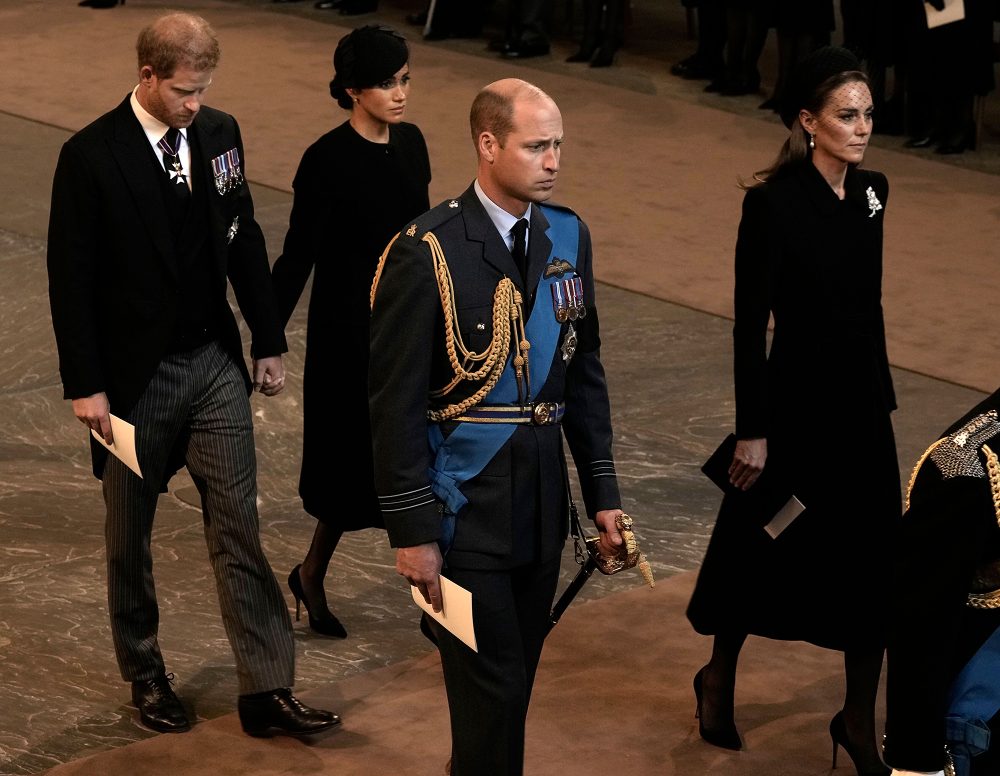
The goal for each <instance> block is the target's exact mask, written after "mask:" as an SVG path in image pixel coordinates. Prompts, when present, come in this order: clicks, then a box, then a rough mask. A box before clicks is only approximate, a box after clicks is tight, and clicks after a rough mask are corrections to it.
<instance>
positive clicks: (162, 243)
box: [48, 97, 285, 477]
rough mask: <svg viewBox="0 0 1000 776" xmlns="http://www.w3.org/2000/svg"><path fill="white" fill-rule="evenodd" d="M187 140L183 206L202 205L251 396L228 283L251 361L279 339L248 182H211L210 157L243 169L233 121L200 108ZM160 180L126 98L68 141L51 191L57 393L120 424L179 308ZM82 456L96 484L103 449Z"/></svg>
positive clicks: (227, 333) (218, 308) (234, 349)
mask: <svg viewBox="0 0 1000 776" xmlns="http://www.w3.org/2000/svg"><path fill="white" fill-rule="evenodd" d="M188 138H189V142H190V143H191V151H192V185H193V189H194V193H193V197H194V200H193V203H195V204H197V203H199V202H203V200H202V199H201V198H202V197H207V200H208V202H207V209H208V219H209V220H208V224H209V226H208V230H209V238H208V239H209V240H210V242H211V251H210V255H211V257H212V260H213V261H212V267H211V276H212V288H211V304H212V312H213V318H214V322H215V325H216V326H217V328H218V330H219V336H220V341H221V342H222V344H223V346H224V347H225V348H226V349H227V350H228V351H229V352H230V353H231V354H232V356H233V360H234V361H235V362H236V363H237V364H238V365H239V367H240V369H242V371H243V375H244V377H245V379H246V384H247V390H248V391H249V390H250V388H251V385H250V379H249V374H248V373H247V369H246V364H245V362H244V357H243V346H242V341H241V337H240V332H239V329H238V327H237V324H236V319H235V317H234V316H233V312H232V310H231V309H230V307H229V303H228V301H227V298H226V293H227V283H226V281H227V278H228V280H229V282H230V283H232V286H233V290H234V292H235V294H236V301H237V303H238V305H239V308H240V312H241V313H242V314H243V317H244V319H245V320H246V322H247V324H248V326H249V328H250V332H251V335H252V344H251V352H252V353H253V355H254V357H257V358H265V357H269V356H276V355H280V354H281V353H283V352H284V350H285V338H284V334H283V332H282V328H281V323H280V321H279V318H278V312H277V305H276V303H275V299H274V292H273V289H272V286H271V279H270V266H269V264H268V260H267V250H266V248H265V245H264V238H263V234H262V232H261V230H260V227H259V226H258V224H257V222H256V221H255V220H254V209H253V200H252V198H251V195H250V189H249V185H248V184H247V183H246V182H245V180H244V182H243V184H242V185H240V186H238V187H236V188H234V189H233V190H232V191H228V192H226V193H220V192H219V191H218V190H217V189H216V187H215V185H214V176H213V172H212V166H211V160H212V159H213V158H215V157H218V156H220V155H222V154H225V153H226V152H227V151H230V150H232V149H236V151H237V153H238V154H239V158H240V160H241V163H242V162H243V142H242V140H241V138H240V130H239V126H238V125H237V123H236V120H235V119H234V118H233V117H232V116H230V115H228V114H226V113H223V112H221V111H217V110H214V109H212V108H209V107H202V108H201V110H200V111H199V112H198V115H197V116H196V117H195V119H194V122H193V123H192V125H191V127H190V128H189V130H188ZM162 174H163V173H162V172H161V171H160V170H158V169H157V162H156V161H155V157H154V155H153V152H152V149H151V147H150V145H149V141H148V140H147V138H146V135H145V133H144V132H143V129H142V125H141V124H140V123H139V120H138V119H137V118H136V116H135V113H134V112H133V110H132V107H131V105H130V102H129V97H126V98H125V100H124V101H123V102H122V103H121V104H120V105H119V106H118V107H117V108H115V109H114V110H112V111H110V112H109V113H107V114H105V115H104V116H102V117H100V118H99V119H97V120H96V121H94V122H93V123H92V124H90V125H88V126H87V127H85V128H84V129H82V130H80V131H79V132H78V133H77V134H75V135H74V136H73V137H71V138H70V139H69V140H68V141H66V143H65V144H64V145H63V148H62V151H61V152H60V155H59V161H58V164H57V166H56V172H55V178H54V181H53V185H52V208H51V215H50V218H49V236H48V271H49V300H50V304H51V308H52V323H53V327H54V329H55V335H56V344H57V347H58V350H59V371H60V375H61V377H62V381H63V388H64V396H65V398H67V399H75V398H82V397H87V396H91V395H93V394H95V393H99V392H102V391H103V392H105V393H106V394H107V395H108V400H109V402H110V405H111V412H112V413H114V414H115V415H118V416H125V415H127V414H128V412H129V411H130V410H131V408H132V407H133V405H134V404H135V402H136V401H137V400H138V398H139V396H141V394H142V392H143V391H144V390H145V388H146V386H147V385H148V383H149V381H150V379H151V378H152V376H153V373H154V372H155V371H156V368H157V366H158V365H159V363H160V360H161V358H162V357H163V355H164V353H165V350H166V348H167V347H168V344H169V340H170V338H171V335H172V333H173V331H174V324H175V321H176V318H177V315H178V311H179V305H180V304H182V302H181V301H179V300H181V299H182V298H183V293H184V288H183V286H182V283H181V278H180V277H179V273H178V256H177V250H178V246H177V242H176V241H175V238H174V235H173V233H172V231H171V225H170V222H169V217H168V211H167V208H166V206H165V204H164V199H163V187H162V185H161V182H160V180H159V179H158V177H157V176H162ZM243 174H244V176H245V175H246V168H245V164H244V166H243ZM237 219H238V221H237ZM234 226H236V229H235V232H233V231H232V228H233V227H234ZM230 238H231V239H230ZM91 450H92V453H93V459H94V473H95V475H96V476H98V477H100V476H101V474H102V472H103V470H104V461H105V460H106V455H107V452H106V450H105V449H104V448H103V447H101V446H100V445H98V444H97V443H96V442H92V444H91Z"/></svg>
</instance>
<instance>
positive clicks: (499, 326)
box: [369, 79, 621, 776]
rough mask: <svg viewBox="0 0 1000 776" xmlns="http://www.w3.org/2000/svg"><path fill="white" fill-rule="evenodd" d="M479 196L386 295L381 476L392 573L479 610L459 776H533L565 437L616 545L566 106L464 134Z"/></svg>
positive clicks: (375, 307)
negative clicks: (566, 167) (564, 169)
mask: <svg viewBox="0 0 1000 776" xmlns="http://www.w3.org/2000/svg"><path fill="white" fill-rule="evenodd" d="M470 121H471V127H472V137H473V141H474V143H475V146H476V152H477V156H478V169H477V177H476V181H475V182H474V183H473V185H472V186H470V187H469V188H468V189H467V190H466V191H465V193H464V194H462V196H461V197H459V198H458V199H453V200H450V201H447V202H444V203H442V204H441V205H439V206H438V207H436V208H434V209H433V210H431V211H429V212H428V213H425V214H424V215H423V216H421V217H420V218H418V219H417V220H416V221H415V222H414V223H412V224H408V225H406V226H405V227H404V228H403V231H402V232H401V233H400V235H399V236H398V238H397V239H396V240H395V241H394V243H392V244H391V245H390V247H389V248H388V249H387V251H386V254H385V255H384V256H383V260H382V262H381V263H380V266H379V270H378V273H377V275H376V279H375V285H374V287H373V291H372V326H371V332H372V348H371V364H370V370H369V392H370V404H371V415H372V433H373V444H374V454H375V478H376V486H377V490H378V493H379V499H380V502H381V506H382V512H383V515H384V517H385V523H386V527H387V529H388V532H389V540H390V542H391V543H392V546H393V547H396V548H397V558H396V568H397V571H398V572H399V573H400V574H401V575H402V576H404V577H406V579H407V580H408V581H409V582H410V583H411V584H413V585H415V586H417V588H418V589H419V590H420V592H421V593H422V594H423V596H424V598H425V599H426V600H427V601H428V603H430V604H432V605H433V606H434V608H435V609H436V610H440V608H441V591H440V581H439V576H442V575H443V576H445V577H447V578H448V579H450V580H452V581H454V582H456V583H457V584H459V585H461V586H462V587H464V588H467V589H469V590H470V591H471V592H472V600H473V618H474V621H475V630H476V639H477V642H478V646H479V651H478V653H476V652H473V651H472V650H471V649H470V648H469V647H467V646H465V644H463V643H462V642H460V641H459V640H458V639H456V638H455V637H454V636H452V635H451V634H450V633H448V632H447V631H445V630H444V629H443V628H440V627H439V626H438V625H437V624H436V623H433V622H432V623H431V624H430V627H431V628H432V630H433V632H434V636H435V638H436V639H437V643H438V648H439V650H440V652H441V662H442V667H443V669H444V678H445V685H446V689H447V692H448V703H449V707H450V711H451V730H452V771H451V772H452V774H453V775H454V776H469V774H475V775H476V776H489V775H490V774H497V775H501V774H502V775H503V776H508V775H513V774H520V773H522V770H523V761H524V721H525V716H526V714H527V709H528V700H529V697H530V694H531V686H532V682H533V679H534V674H535V669H536V667H537V665H538V660H539V656H540V654H541V649H542V643H543V641H544V638H545V634H546V632H547V629H548V614H549V610H550V607H551V605H552V600H553V598H554V595H555V589H556V582H557V580H558V575H559V559H560V555H561V552H562V548H563V545H564V543H565V539H566V534H567V525H568V520H567V513H568V492H567V486H566V483H567V476H566V463H565V459H564V457H563V447H562V435H563V433H565V436H566V439H567V441H568V442H569V447H570V450H571V452H572V454H573V457H574V460H575V463H576V467H577V471H578V473H579V478H580V482H581V487H582V489H583V499H584V502H585V504H586V507H587V510H588V513H589V514H590V515H591V516H592V517H593V518H594V520H595V522H596V524H597V527H598V530H599V531H600V536H601V546H602V550H603V551H605V552H606V553H607V554H614V553H615V552H616V549H617V547H618V546H619V545H620V544H621V536H620V535H619V533H618V530H617V529H616V527H615V519H616V517H618V516H619V515H621V509H620V498H619V494H618V484H617V479H616V474H615V467H614V461H613V458H612V454H611V442H612V431H611V418H610V407H609V403H608V393H607V386H606V383H605V379H604V369H603V367H602V365H601V361H600V337H599V330H598V320H597V310H596V308H595V305H594V277H593V269H592V258H591V246H590V234H589V232H588V230H587V227H586V225H585V224H584V223H583V222H582V221H580V220H579V218H577V216H576V215H575V214H574V213H573V212H572V211H570V210H567V209H565V208H561V207H558V206H550V205H542V204H541V203H543V202H546V201H547V200H548V199H549V198H550V197H551V195H552V191H553V188H554V186H555V182H556V177H557V175H558V171H559V157H560V146H561V145H562V142H563V127H562V117H561V115H560V113H559V109H558V107H557V106H556V104H555V102H553V101H552V99H551V98H550V97H549V96H548V95H546V94H545V93H544V92H542V91H541V90H540V89H538V88H537V87H535V86H532V85H531V84H528V83H526V82H524V81H520V80H517V79H506V80H502V81H497V82H495V83H493V84H490V85H489V86H487V87H485V88H484V89H483V90H482V91H481V92H480V93H479V94H478V95H477V97H476V99H475V101H474V102H473V105H472V111H471V116H470Z"/></svg>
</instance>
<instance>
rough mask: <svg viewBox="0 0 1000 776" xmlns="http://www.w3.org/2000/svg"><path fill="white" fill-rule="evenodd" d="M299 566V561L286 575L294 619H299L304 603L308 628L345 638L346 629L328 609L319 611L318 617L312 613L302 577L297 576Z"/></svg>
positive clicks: (322, 633)
mask: <svg viewBox="0 0 1000 776" xmlns="http://www.w3.org/2000/svg"><path fill="white" fill-rule="evenodd" d="M301 568H302V564H301V563H300V564H299V565H298V566H296V567H295V568H293V569H292V571H291V573H289V575H288V589H289V590H291V591H292V597H293V598H295V621H296V622H298V621H299V617H300V616H301V612H302V604H303V603H304V604H305V605H306V614H308V615H309V627H310V628H312V629H313V630H314V631H316V632H317V633H319V634H321V635H323V636H332V637H333V638H336V639H346V638H347V629H346V628H345V627H344V626H343V625H342V624H341V622H340V620H338V619H337V618H336V617H335V616H334V614H333V612H331V611H330V610H329V609H326V610H325V611H323V612H322V613H320V615H319V616H318V617H317V616H315V615H313V613H312V607H310V606H309V599H308V598H306V594H305V591H304V590H303V589H302V577H300V576H299V569H301Z"/></svg>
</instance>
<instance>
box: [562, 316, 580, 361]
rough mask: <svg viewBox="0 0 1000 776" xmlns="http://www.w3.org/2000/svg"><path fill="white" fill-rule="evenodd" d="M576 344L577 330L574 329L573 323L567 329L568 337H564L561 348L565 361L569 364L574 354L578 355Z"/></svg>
mask: <svg viewBox="0 0 1000 776" xmlns="http://www.w3.org/2000/svg"><path fill="white" fill-rule="evenodd" d="M576 344H577V340H576V329H574V328H573V324H572V323H571V324H570V325H569V326H567V327H566V336H565V337H563V344H562V348H561V350H562V357H563V361H565V362H566V363H567V364H568V363H569V360H570V359H571V358H573V354H574V353H576Z"/></svg>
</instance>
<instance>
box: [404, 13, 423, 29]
mask: <svg viewBox="0 0 1000 776" xmlns="http://www.w3.org/2000/svg"><path fill="white" fill-rule="evenodd" d="M406 23H407V24H412V25H414V26H416V27H423V26H424V25H425V24H427V11H421V12H420V13H408V14H406Z"/></svg>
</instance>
